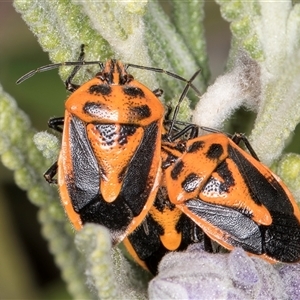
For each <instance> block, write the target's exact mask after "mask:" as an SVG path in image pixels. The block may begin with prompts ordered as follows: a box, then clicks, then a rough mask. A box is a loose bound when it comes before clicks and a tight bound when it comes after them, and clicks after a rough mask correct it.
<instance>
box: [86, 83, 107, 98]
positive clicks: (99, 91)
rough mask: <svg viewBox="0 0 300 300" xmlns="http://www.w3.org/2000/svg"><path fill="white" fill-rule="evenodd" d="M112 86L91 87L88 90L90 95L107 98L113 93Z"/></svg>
mask: <svg viewBox="0 0 300 300" xmlns="http://www.w3.org/2000/svg"><path fill="white" fill-rule="evenodd" d="M111 91H112V89H111V86H110V85H108V84H97V85H91V86H90V87H89V89H88V92H89V94H95V95H103V96H107V95H109V94H110V93H111Z"/></svg>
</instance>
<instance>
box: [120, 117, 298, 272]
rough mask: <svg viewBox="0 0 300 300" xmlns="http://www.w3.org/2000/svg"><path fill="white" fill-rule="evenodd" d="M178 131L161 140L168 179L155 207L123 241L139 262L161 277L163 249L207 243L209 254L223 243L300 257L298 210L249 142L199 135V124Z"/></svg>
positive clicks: (274, 257)
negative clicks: (160, 268)
mask: <svg viewBox="0 0 300 300" xmlns="http://www.w3.org/2000/svg"><path fill="white" fill-rule="evenodd" d="M175 123H178V124H181V125H182V124H184V123H181V122H175ZM172 128H173V129H172V135H171V136H170V135H169V134H166V135H164V136H163V140H162V179H161V185H160V188H159V191H158V194H157V197H156V199H155V202H154V204H153V207H152V208H151V209H150V211H149V213H148V215H147V216H146V218H145V219H144V221H143V223H142V224H141V225H140V226H139V227H138V228H137V229H136V230H135V231H133V232H132V233H131V234H130V235H129V236H128V237H127V238H126V239H125V241H124V243H125V246H126V248H127V249H128V251H129V253H131V254H132V256H133V257H134V258H135V260H136V261H137V262H138V263H139V264H140V265H141V266H142V267H144V268H146V269H148V270H149V271H150V272H152V273H153V274H156V272H157V266H158V263H159V261H160V260H161V258H162V257H163V256H164V254H166V253H167V252H170V251H174V250H175V251H180V250H184V249H186V248H187V246H188V245H190V244H192V243H195V242H201V241H202V242H204V249H205V250H206V251H209V252H215V251H218V250H219V249H218V248H219V247H218V246H216V245H214V242H217V244H219V245H221V246H223V247H224V248H226V249H228V250H231V249H233V248H234V247H242V248H243V249H244V250H245V251H247V252H248V253H249V254H254V255H258V256H260V257H262V258H263V259H265V260H267V261H270V262H276V261H281V262H289V263H290V262H297V261H299V260H300V212H299V208H298V206H297V204H296V202H295V200H294V198H293V196H292V194H291V193H290V192H289V190H288V189H287V187H286V186H285V185H284V183H283V182H282V181H281V180H280V179H279V178H278V177H277V176H276V175H275V174H273V173H272V171H271V170H270V169H269V168H267V167H266V166H264V165H263V164H262V163H260V162H259V160H258V158H257V156H256V154H255V152H254V150H253V149H252V147H251V145H250V144H249V142H248V140H247V139H246V138H245V137H244V136H243V135H240V134H236V135H234V136H233V137H231V138H229V137H228V136H227V135H225V134H222V133H219V132H214V133H212V134H207V135H204V136H200V137H198V136H197V135H198V127H197V126H196V125H193V124H191V125H189V126H186V127H185V128H184V129H183V130H178V128H176V127H175V126H174V124H173V125H172ZM203 129H205V130H209V129H207V128H203ZM189 131H191V134H190V135H188V136H187V133H188V132H189ZM180 136H185V138H179V137H180ZM173 138H174V139H175V140H173ZM240 141H244V143H245V145H246V147H247V148H248V150H249V152H250V154H251V155H250V154H249V153H247V152H245V151H244V150H242V149H241V148H240V147H239V146H238V145H239V143H240ZM210 239H211V240H210Z"/></svg>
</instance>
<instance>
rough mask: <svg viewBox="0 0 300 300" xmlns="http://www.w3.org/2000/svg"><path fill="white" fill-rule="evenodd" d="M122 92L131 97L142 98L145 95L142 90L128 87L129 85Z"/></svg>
mask: <svg viewBox="0 0 300 300" xmlns="http://www.w3.org/2000/svg"><path fill="white" fill-rule="evenodd" d="M123 92H124V94H126V95H128V96H131V97H140V98H144V97H145V94H144V92H143V90H142V89H140V88H138V87H135V86H129V85H127V86H126V85H125V86H124V87H123Z"/></svg>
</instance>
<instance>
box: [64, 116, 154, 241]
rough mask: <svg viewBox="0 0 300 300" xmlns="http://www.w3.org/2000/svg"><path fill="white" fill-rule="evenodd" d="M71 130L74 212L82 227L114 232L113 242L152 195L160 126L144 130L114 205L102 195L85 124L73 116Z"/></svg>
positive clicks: (69, 182) (69, 184) (70, 189)
mask: <svg viewBox="0 0 300 300" xmlns="http://www.w3.org/2000/svg"><path fill="white" fill-rule="evenodd" d="M69 128H70V129H69V130H70V134H69V136H70V139H71V140H70V145H71V156H72V167H73V173H72V175H71V177H69V178H68V179H67V189H68V192H69V195H70V198H71V201H72V203H73V207H74V210H75V211H76V212H77V213H78V214H79V215H80V218H81V220H82V222H83V223H86V222H93V223H97V224H101V225H104V226H106V227H107V228H108V229H109V230H110V231H111V233H112V238H113V239H114V237H116V239H117V238H118V237H120V236H121V235H122V233H125V231H126V229H127V228H128V226H129V225H130V223H131V221H132V219H133V218H134V217H135V216H138V215H139V214H140V212H141V211H142V209H143V207H144V205H145V203H146V201H147V199H148V197H149V194H150V192H151V188H152V186H153V182H154V180H155V178H148V177H147V176H148V174H149V170H150V168H151V162H152V160H151V158H152V157H153V153H154V150H155V141H156V138H157V132H158V128H157V123H155V122H153V123H152V124H150V125H149V126H147V127H146V128H145V134H144V137H143V139H142V141H141V144H140V146H139V148H138V150H137V152H136V153H135V155H134V157H133V159H132V161H131V163H130V165H129V168H128V171H127V173H126V175H125V178H124V183H123V186H122V190H121V192H120V194H119V196H118V197H117V199H116V200H115V201H113V202H112V203H108V202H106V201H105V200H104V198H103V197H102V195H101V194H100V189H99V185H100V170H99V166H98V163H97V160H96V158H95V155H94V153H93V151H92V149H91V146H90V143H89V140H88V138H87V135H86V128H85V124H84V123H83V122H82V121H81V120H80V119H78V118H76V117H75V116H72V119H71V122H70V127H69ZM113 242H116V241H113Z"/></svg>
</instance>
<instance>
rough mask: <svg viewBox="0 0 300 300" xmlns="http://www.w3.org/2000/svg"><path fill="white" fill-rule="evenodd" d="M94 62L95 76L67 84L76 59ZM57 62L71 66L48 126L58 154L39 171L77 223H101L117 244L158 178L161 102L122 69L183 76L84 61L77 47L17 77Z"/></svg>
mask: <svg viewBox="0 0 300 300" xmlns="http://www.w3.org/2000/svg"><path fill="white" fill-rule="evenodd" d="M92 64H97V65H99V66H100V71H99V72H98V73H97V74H96V75H95V77H94V78H92V79H91V80H89V81H88V82H86V83H84V84H82V85H81V86H79V85H76V84H74V83H72V80H73V78H74V76H75V75H76V74H77V72H78V71H79V69H80V68H81V67H82V66H84V65H92ZM60 66H74V69H73V71H72V72H71V74H70V76H69V77H68V79H67V80H66V82H65V86H66V89H67V90H68V91H70V92H72V94H71V95H70V97H69V98H68V99H67V101H66V103H65V115H64V117H63V118H52V119H50V120H49V127H50V128H52V129H55V130H57V131H59V132H62V147H61V151H60V154H59V158H58V161H57V162H56V163H54V164H53V166H51V167H50V169H49V170H48V171H47V172H46V173H45V175H44V176H45V178H46V180H47V181H48V182H50V183H56V182H57V183H58V186H59V191H60V196H61V199H62V203H63V205H64V207H65V210H66V213H67V214H68V217H69V219H70V220H71V222H72V224H73V225H74V227H75V228H76V229H80V228H81V227H82V225H83V224H84V223H86V222H93V223H98V224H102V225H104V226H106V227H107V228H108V229H109V230H110V232H111V236H112V241H113V244H116V243H118V242H120V241H121V240H122V239H123V238H124V237H125V236H126V235H128V234H129V233H130V232H132V231H133V230H134V229H135V228H136V227H137V226H138V225H139V224H140V223H141V222H142V221H143V219H144V218H145V216H146V214H147V212H148V211H149V209H150V207H151V206H152V204H153V201H154V200H155V196H156V193H157V189H158V187H159V181H160V177H161V168H160V167H161V136H162V127H163V117H164V107H163V105H162V103H161V102H160V100H159V99H158V96H160V95H161V93H162V91H161V90H156V91H154V92H152V91H151V90H149V89H148V88H147V87H146V86H144V85H142V84H141V83H140V82H138V81H136V80H135V79H134V78H133V76H132V75H131V74H129V73H128V71H127V68H128V67H136V68H143V69H147V70H150V71H155V72H160V73H167V74H169V75H171V76H173V77H175V78H177V79H179V80H182V81H185V82H186V80H185V79H183V78H181V77H180V76H178V75H176V74H173V73H170V72H167V71H164V70H162V69H156V68H150V67H142V66H136V65H133V64H127V65H123V64H122V63H121V62H120V61H117V60H109V61H107V62H106V63H105V64H102V63H101V62H99V61H90V62H87V61H84V47H83V46H82V48H81V54H80V56H79V59H78V61H75V62H64V63H58V64H51V65H47V66H44V67H40V68H38V69H36V70H33V71H31V72H29V73H27V74H25V75H24V76H23V77H21V78H20V79H19V80H18V81H17V83H20V82H22V81H24V80H26V79H28V78H29V77H31V76H33V75H34V74H36V73H38V72H44V71H47V70H51V69H54V68H58V67H60ZM190 86H192V87H193V85H190ZM193 88H194V89H196V88H195V87H193ZM56 174H57V180H56V179H54V177H55V175H56Z"/></svg>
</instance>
